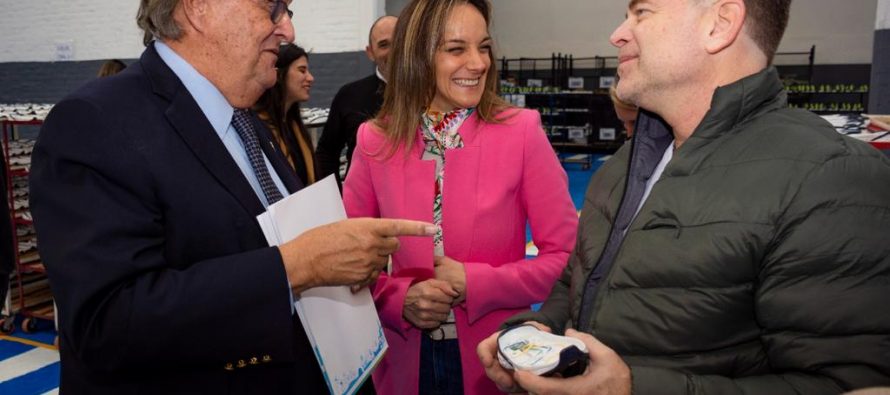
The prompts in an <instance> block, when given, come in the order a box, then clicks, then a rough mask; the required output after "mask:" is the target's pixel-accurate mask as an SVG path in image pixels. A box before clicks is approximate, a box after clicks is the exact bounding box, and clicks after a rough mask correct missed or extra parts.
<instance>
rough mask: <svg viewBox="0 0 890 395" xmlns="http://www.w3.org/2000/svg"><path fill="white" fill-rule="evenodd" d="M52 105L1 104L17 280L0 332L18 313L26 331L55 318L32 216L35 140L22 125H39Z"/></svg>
mask: <svg viewBox="0 0 890 395" xmlns="http://www.w3.org/2000/svg"><path fill="white" fill-rule="evenodd" d="M48 109H49V106H44V105H13V106H8V105H7V106H0V124H2V133H3V136H2V143H3V150H2V151H3V168H4V171H5V176H6V177H5V180H6V185H5V187H6V188H5V190H6V193H7V198H8V204H9V207H7V213H8V215H9V217H10V219H11V223H12V240H11V242H12V245H13V251H14V252H15V254H14V260H15V262H14V263H15V279H14V281H13V282H12V284H11V286H10V289H9V291H10V300H11V303H10V306H9V307H10V313H11V317H6V318H4V319H3V323H2V325H0V331H2V332H4V333H10V332H12V331H13V330H14V329H15V328H14V326H13V325H12V323H13V322H14V319H15V316H20V317H22V318H23V320H22V329H23V330H24V331H26V332H29V331H32V330H34V329H36V327H37V319H41V320H54V319H55V308H54V304H53V298H52V292H51V291H50V288H49V281H48V280H47V277H46V269H45V267H44V266H43V262H42V261H41V259H40V252H39V249H38V239H37V235H36V232H35V231H34V225H33V219H32V217H31V211H30V202H29V188H28V175H29V170H30V167H31V153H32V151H33V148H34V143H35V141H34V140H32V139H27V138H23V137H22V136H21V133H19V131H18V127H20V126H39V125H41V124H42V122H43V121H42V119H43V117H45V116H46V113H47V112H48Z"/></svg>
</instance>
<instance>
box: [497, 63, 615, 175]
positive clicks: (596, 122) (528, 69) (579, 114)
mask: <svg viewBox="0 0 890 395" xmlns="http://www.w3.org/2000/svg"><path fill="white" fill-rule="evenodd" d="M616 62H617V58H616V57H603V56H594V57H587V58H582V57H574V56H573V55H570V54H557V53H555V54H552V55H551V57H550V58H515V59H506V58H503V59H500V70H499V72H500V79H501V89H500V94H501V96H503V97H504V98H505V99H506V100H507V101H508V102H510V103H511V104H513V105H516V106H518V107H525V108H530V109H535V110H537V111H538V112H539V113H540V114H541V123H542V126H543V127H544V130H545V131H546V132H547V136H548V138H549V139H550V143H551V145H552V146H553V148H554V150H556V151H557V152H558V153H560V154H585V155H586V156H585V160H586V162H584V163H583V165H584V167H588V166H590V165H591V161H592V158H591V156H590V154H594V153H613V152H614V151H616V150H617V149H618V148H620V147H621V145H622V144H623V143H624V140H625V138H624V137H623V136H624V134H623V133H622V126H621V125H622V124H621V122H620V121H618V119H617V117H616V116H615V113H614V107H613V105H612V102H611V99H609V93H608V87H609V86H610V84H611V82H613V81H614V77H612V76H614V73H615V71H614V67H615V66H616ZM566 157H567V155H560V158H562V159H564V158H566ZM571 158H577V155H576V156H571ZM570 161H576V160H575V159H571V160H570ZM564 162H568V161H566V160H564Z"/></svg>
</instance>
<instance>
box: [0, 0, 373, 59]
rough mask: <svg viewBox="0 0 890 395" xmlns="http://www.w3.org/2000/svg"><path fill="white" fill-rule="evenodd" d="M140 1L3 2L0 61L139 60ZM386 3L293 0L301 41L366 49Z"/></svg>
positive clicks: (326, 48)
mask: <svg viewBox="0 0 890 395" xmlns="http://www.w3.org/2000/svg"><path fill="white" fill-rule="evenodd" d="M138 7H139V1H138V0H36V1H35V0H0V10H2V11H0V15H2V18H0V19H2V23H0V62H27V61H36V62H48V61H55V60H57V44H66V45H67V44H70V47H71V48H73V51H71V52H67V53H66V54H70V55H73V58H72V59H71V60H96V59H108V58H137V57H139V54H140V53H142V49H143V48H144V47H143V46H142V32H141V30H139V28H137V27H136V11H137V9H138ZM384 8H385V1H384V0H294V2H293V3H292V4H291V9H292V10H294V26H295V30H296V32H297V43H299V44H301V45H303V46H305V47H306V48H307V49H310V50H312V51H313V52H315V53H334V52H353V51H362V50H364V49H365V45H367V42H368V38H367V34H368V29H369V28H370V26H371V24H372V23H373V22H374V20H375V19H377V17H379V16H381V15H383V13H384Z"/></svg>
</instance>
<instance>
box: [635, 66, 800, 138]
mask: <svg viewBox="0 0 890 395" xmlns="http://www.w3.org/2000/svg"><path fill="white" fill-rule="evenodd" d="M787 102H788V100H787V94H786V93H785V88H784V86H783V85H782V81H781V80H780V79H779V73H778V72H777V71H776V68H775V67H772V66H770V67H768V68H766V69H763V70H762V71H760V72H758V73H756V74H752V75H750V76H748V77H745V78H742V79H740V80H738V81H736V82H733V83H731V84H729V85H726V86H722V87H718V88H717V89H716V90H715V91H714V95H713V97H712V99H711V108H710V109H709V110H708V112H707V113H706V114H705V117H704V118H703V119H702V121H701V123H699V125H698V126H697V127H696V128H695V131H694V132H693V133H692V136H690V137H689V140H687V141H686V143H684V144H683V147H681V149H682V150H683V151H686V150H689V149H691V147H698V146H700V145H701V144H706V143H707V142H708V141H710V140H713V139H715V138H718V137H720V136H721V135H723V134H726V133H728V132H730V131H732V130H733V129H735V127H736V126H737V125H739V124H742V123H745V122H746V121H748V120H749V119H752V118H755V117H756V116H757V115H760V114H763V113H766V112H769V111H773V110H776V109H779V108H782V107H785V106H786V105H787ZM650 128H654V129H657V131H655V134H657V135H661V134H662V133H663V132H664V131H665V130H667V131H670V130H671V128H670V125H668V124H667V123H665V122H664V120H662V119H661V118H660V117H658V115H656V114H653V113H650V112H647V111H640V115H639V117H638V119H637V129H638V133H640V134H641V135H645V134H646V133H647V132H646V131H647V130H648V129H650ZM687 146H689V147H690V148H686V147H687Z"/></svg>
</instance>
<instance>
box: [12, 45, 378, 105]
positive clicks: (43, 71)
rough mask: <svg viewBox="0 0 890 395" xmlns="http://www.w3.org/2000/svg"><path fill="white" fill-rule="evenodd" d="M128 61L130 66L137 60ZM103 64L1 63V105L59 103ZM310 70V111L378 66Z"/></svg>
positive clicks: (355, 61)
mask: <svg viewBox="0 0 890 395" xmlns="http://www.w3.org/2000/svg"><path fill="white" fill-rule="evenodd" d="M124 61H125V62H126V63H128V64H129V63H132V62H134V61H135V59H127V60H124ZM102 63H104V61H102V60H95V61H83V62H13V63H0V103H56V102H58V101H59V100H61V99H62V98H63V97H65V96H66V95H67V94H68V93H70V92H72V91H74V90H76V89H77V88H78V87H80V86H81V85H83V84H84V83H86V82H87V81H89V80H90V79H92V78H95V76H96V72H97V71H98V70H99V67H100V66H101V65H102ZM309 67H310V71H311V72H312V74H313V75H314V76H315V84H314V86H313V88H312V96H311V100H310V101H309V102H308V103H306V107H329V106H330V104H331V100H332V99H333V98H334V94H336V93H337V90H338V89H340V87H341V86H342V85H343V84H345V83H347V82H351V81H354V80H357V79H360V78H363V77H365V76H367V75H369V74H371V73H373V72H374V64H373V63H371V62H370V61H368V58H367V57H366V56H365V53H364V52H344V53H328V54H309Z"/></svg>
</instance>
